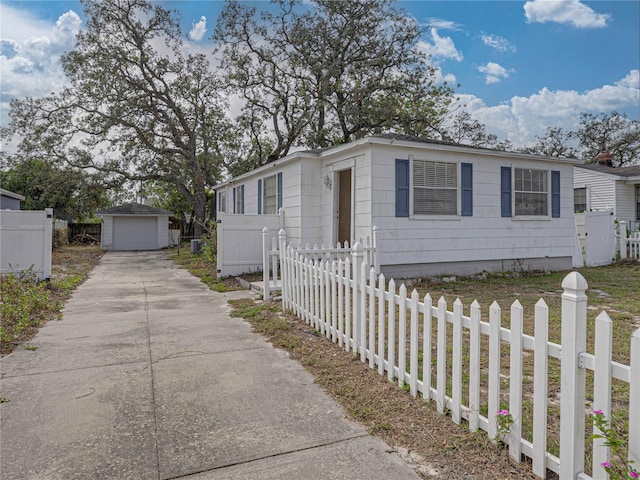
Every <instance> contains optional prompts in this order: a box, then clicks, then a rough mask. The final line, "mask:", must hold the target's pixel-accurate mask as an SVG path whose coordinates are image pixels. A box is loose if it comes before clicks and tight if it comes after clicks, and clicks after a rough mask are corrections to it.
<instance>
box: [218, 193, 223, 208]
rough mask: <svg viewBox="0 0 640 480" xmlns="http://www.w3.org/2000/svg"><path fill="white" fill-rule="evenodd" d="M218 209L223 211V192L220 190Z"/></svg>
mask: <svg viewBox="0 0 640 480" xmlns="http://www.w3.org/2000/svg"><path fill="white" fill-rule="evenodd" d="M218 211H219V212H221V211H222V192H218Z"/></svg>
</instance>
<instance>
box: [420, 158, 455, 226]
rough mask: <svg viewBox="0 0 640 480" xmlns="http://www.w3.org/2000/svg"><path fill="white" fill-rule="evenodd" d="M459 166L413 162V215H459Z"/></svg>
mask: <svg viewBox="0 0 640 480" xmlns="http://www.w3.org/2000/svg"><path fill="white" fill-rule="evenodd" d="M457 171H458V169H457V165H456V164H455V163H449V162H433V161H430V160H414V161H413V175H412V177H413V214H414V215H457V214H458V173H457Z"/></svg>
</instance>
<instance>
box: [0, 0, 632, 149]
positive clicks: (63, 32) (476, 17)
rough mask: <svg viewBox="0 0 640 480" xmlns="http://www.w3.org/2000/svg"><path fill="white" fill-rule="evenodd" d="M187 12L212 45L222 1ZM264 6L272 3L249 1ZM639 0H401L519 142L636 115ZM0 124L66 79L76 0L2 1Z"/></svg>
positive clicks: (444, 67) (462, 90) (437, 54)
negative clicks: (590, 119)
mask: <svg viewBox="0 0 640 480" xmlns="http://www.w3.org/2000/svg"><path fill="white" fill-rule="evenodd" d="M161 3H162V5H163V6H164V7H165V8H171V9H176V10H178V11H179V12H180V14H181V18H182V26H183V30H184V33H185V36H186V38H187V41H188V43H190V44H191V46H193V48H198V49H206V48H207V46H208V44H209V43H210V40H209V36H210V35H211V33H212V32H213V29H214V27H215V22H216V17H217V15H218V13H219V12H220V10H221V9H222V7H223V5H224V4H223V2H221V1H190V0H175V1H163V2H161ZM253 3H254V4H257V5H258V6H263V7H264V6H266V5H267V4H266V3H265V2H253ZM639 5H640V2H637V1H635V0H629V1H627V0H618V1H596V2H589V1H579V0H560V1H555V0H530V1H515V0H503V1H479V0H478V1H473V0H470V1H425V0H413V1H399V2H398V6H399V7H401V8H403V9H404V10H405V11H406V12H407V13H408V14H409V15H411V16H413V17H414V18H415V19H416V20H418V21H419V22H420V23H421V24H423V25H425V26H427V27H428V28H427V33H426V34H425V36H424V37H423V38H422V40H421V42H420V48H422V49H424V50H425V51H426V52H427V53H429V54H431V56H432V61H433V63H434V64H435V65H436V66H437V67H438V69H439V73H438V74H439V78H440V79H441V80H447V81H449V82H450V83H451V84H460V87H459V88H457V89H456V93H457V94H458V97H459V98H460V100H459V102H460V104H462V105H465V106H466V108H467V109H468V110H469V111H470V112H471V113H472V114H473V116H474V117H475V118H477V119H478V120H480V121H481V122H483V123H485V124H486V125H487V130H488V131H490V132H493V133H496V134H498V135H499V136H500V138H501V139H504V138H509V139H510V140H511V141H512V142H513V143H514V145H516V146H522V145H525V144H527V143H531V142H532V141H534V140H535V135H540V134H542V133H543V132H544V129H545V128H546V127H555V126H561V127H564V128H566V129H574V128H576V127H577V124H578V120H579V114H580V112H583V111H586V112H590V113H595V114H597V113H601V112H607V113H608V112H610V111H611V110H618V111H620V112H625V113H626V114H627V115H628V116H629V117H631V118H633V119H640V72H639V70H640V26H639V25H640V6H639ZM0 16H1V25H0V26H1V30H0V36H1V39H2V44H1V46H2V49H1V51H0V54H1V55H0V67H1V71H0V73H1V75H2V77H1V85H2V98H1V102H2V104H1V109H2V111H1V124H2V125H3V126H5V125H6V124H7V121H8V102H9V101H10V99H11V98H13V97H24V96H27V95H30V96H40V95H44V94H46V93H48V92H50V91H54V90H56V89H58V88H60V87H61V86H63V85H64V83H65V79H64V76H63V75H62V71H61V69H60V66H59V57H60V55H61V54H62V53H63V52H64V51H67V50H69V49H70V48H72V47H73V38H74V33H75V32H76V31H77V30H78V29H79V28H82V27H83V20H82V17H83V14H82V9H81V5H80V3H79V2H77V1H36V0H33V1H7V0H2V3H1V4H0Z"/></svg>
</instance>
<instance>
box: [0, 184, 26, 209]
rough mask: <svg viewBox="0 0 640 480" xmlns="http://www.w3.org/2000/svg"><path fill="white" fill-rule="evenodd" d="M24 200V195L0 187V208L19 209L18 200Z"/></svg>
mask: <svg viewBox="0 0 640 480" xmlns="http://www.w3.org/2000/svg"><path fill="white" fill-rule="evenodd" d="M24 200H25V197H24V195H20V194H19V193H14V192H10V191H9V190H5V189H4V188H0V210H20V202H24Z"/></svg>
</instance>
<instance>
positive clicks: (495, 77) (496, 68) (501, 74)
mask: <svg viewBox="0 0 640 480" xmlns="http://www.w3.org/2000/svg"><path fill="white" fill-rule="evenodd" d="M478 71H479V72H480V73H484V74H486V75H487V77H486V82H487V84H492V83H498V82H500V80H501V79H503V78H508V77H509V70H507V69H506V68H504V67H503V66H502V65H499V64H497V63H494V62H489V63H487V64H486V65H480V66H479V67H478Z"/></svg>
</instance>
